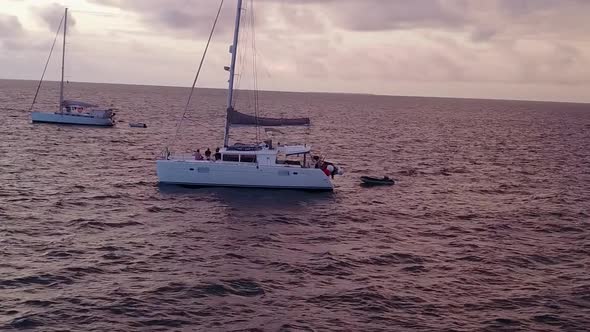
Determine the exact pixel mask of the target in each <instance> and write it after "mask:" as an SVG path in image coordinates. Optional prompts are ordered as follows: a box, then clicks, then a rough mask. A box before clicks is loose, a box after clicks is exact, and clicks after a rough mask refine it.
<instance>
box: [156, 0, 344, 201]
mask: <svg viewBox="0 0 590 332" xmlns="http://www.w3.org/2000/svg"><path fill="white" fill-rule="evenodd" d="M220 9H221V8H220ZM241 14H242V0H237V13H236V21H235V30H234V36H233V45H232V46H231V47H230V53H231V55H232V56H231V66H230V67H229V89H228V97H227V110H226V112H227V113H226V122H225V133H224V142H223V148H221V149H219V151H217V152H216V153H215V154H214V156H213V158H211V159H204V160H203V159H202V158H201V157H200V155H199V156H198V157H197V158H194V159H187V158H184V157H177V156H174V155H172V154H171V153H170V152H169V150H168V148H166V151H165V153H164V156H163V157H162V158H161V159H160V160H158V161H157V173H158V179H159V181H160V182H161V183H167V184H177V185H188V186H221V187H251V188H276V189H302V190H321V191H332V190H333V188H334V187H333V185H332V182H331V178H333V177H334V175H341V174H342V173H343V172H342V169H341V168H340V169H339V168H338V167H336V166H335V165H334V164H332V163H328V162H325V161H323V160H322V159H320V158H319V157H317V156H312V155H311V147H310V146H308V145H278V146H273V142H272V141H271V140H267V141H265V142H257V143H256V144H251V145H246V144H235V145H231V146H230V145H229V131H230V128H231V126H232V125H236V126H262V127H273V126H307V125H309V124H310V120H309V119H308V118H297V119H280V118H261V117H258V116H252V115H247V114H243V113H240V112H238V111H236V110H235V109H234V96H233V95H234V77H235V75H236V74H235V69H236V57H237V53H238V39H239V29H240V17H241ZM218 15H219V13H218ZM226 69H228V68H226ZM195 81H196V80H195ZM198 159H201V160H198ZM294 159H296V160H294Z"/></svg>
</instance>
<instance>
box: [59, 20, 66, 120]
mask: <svg viewBox="0 0 590 332" xmlns="http://www.w3.org/2000/svg"><path fill="white" fill-rule="evenodd" d="M67 29H68V9H67V8H66V11H65V14H64V41H63V49H62V53H61V84H60V86H59V112H60V113H62V112H63V103H64V67H65V63H66V31H67Z"/></svg>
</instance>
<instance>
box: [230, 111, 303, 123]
mask: <svg viewBox="0 0 590 332" xmlns="http://www.w3.org/2000/svg"><path fill="white" fill-rule="evenodd" d="M227 112H228V120H229V123H230V124H232V125H242V126H261V127H280V126H309V124H310V123H311V122H310V121H309V118H294V119H284V118H258V117H255V116H252V115H248V114H244V113H240V112H238V111H236V110H233V109H229V110H227Z"/></svg>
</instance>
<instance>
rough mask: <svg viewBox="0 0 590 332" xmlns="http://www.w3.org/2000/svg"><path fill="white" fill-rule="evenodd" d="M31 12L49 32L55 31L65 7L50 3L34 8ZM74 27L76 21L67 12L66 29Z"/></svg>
mask: <svg viewBox="0 0 590 332" xmlns="http://www.w3.org/2000/svg"><path fill="white" fill-rule="evenodd" d="M32 10H33V12H34V13H35V14H36V16H37V17H38V18H39V19H40V20H41V22H43V23H44V24H45V25H46V26H47V27H48V28H49V29H50V30H51V31H53V32H55V31H57V29H58V27H59V24H60V21H61V19H62V17H63V15H64V10H65V7H64V6H62V5H60V4H57V3H52V4H50V5H47V6H44V7H34V8H33V9H32ZM74 26H76V19H75V18H74V16H73V15H72V13H71V12H68V29H70V28H73V27H74Z"/></svg>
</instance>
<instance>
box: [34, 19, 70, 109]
mask: <svg viewBox="0 0 590 332" xmlns="http://www.w3.org/2000/svg"><path fill="white" fill-rule="evenodd" d="M63 22H64V16H62V17H61V21H59V27H58V28H57V32H56V33H55V38H54V39H53V44H51V50H49V56H48V57H47V61H46V62H45V68H43V74H41V79H40V80H39V85H37V91H35V97H33V103H32V104H31V108H30V109H29V111H32V110H33V106H35V102H36V101H37V96H38V95H39V90H40V89H41V84H42V83H43V78H45V72H46V71H47V66H48V65H49V60H50V59H51V54H52V53H53V48H54V47H55V42H56V41H57V37H58V36H59V32H60V31H61V26H62V24H63Z"/></svg>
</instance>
